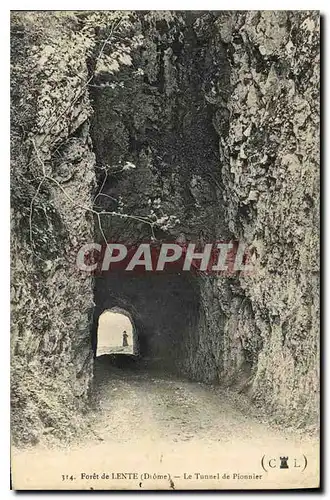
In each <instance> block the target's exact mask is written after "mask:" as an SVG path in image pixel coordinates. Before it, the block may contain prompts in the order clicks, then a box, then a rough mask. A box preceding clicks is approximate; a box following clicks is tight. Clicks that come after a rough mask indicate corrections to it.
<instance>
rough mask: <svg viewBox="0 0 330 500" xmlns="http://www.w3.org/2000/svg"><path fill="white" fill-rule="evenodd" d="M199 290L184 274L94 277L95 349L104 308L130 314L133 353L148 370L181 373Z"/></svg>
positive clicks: (194, 326) (195, 315) (112, 274)
mask: <svg viewBox="0 0 330 500" xmlns="http://www.w3.org/2000/svg"><path fill="white" fill-rule="evenodd" d="M199 293H200V290H199V287H198V283H194V280H193V279H192V278H191V277H190V276H184V275H183V273H181V274H170V275H166V274H164V275H161V274H155V275H153V274H152V275H147V276H146V275H143V276H134V275H130V274H129V273H125V272H122V273H120V274H119V275H116V274H115V273H111V272H110V273H109V275H107V276H102V277H99V278H97V279H96V285H95V302H96V308H95V314H94V323H93V350H94V353H96V348H97V324H98V319H99V317H100V315H101V314H102V313H103V311H105V310H116V311H119V312H122V311H125V312H126V314H129V317H130V319H131V321H132V324H133V328H134V331H135V336H136V345H137V346H138V349H136V352H135V353H134V354H135V355H136V356H138V357H139V359H140V360H141V361H142V362H146V363H147V364H148V365H149V366H152V365H153V366H156V365H157V366H158V367H162V368H163V369H165V370H167V371H171V372H175V371H179V370H180V367H181V365H182V359H183V353H184V351H185V346H186V344H187V342H188V339H190V332H191V331H193V330H194V328H196V325H197V323H198V316H199V304H200V299H199Z"/></svg>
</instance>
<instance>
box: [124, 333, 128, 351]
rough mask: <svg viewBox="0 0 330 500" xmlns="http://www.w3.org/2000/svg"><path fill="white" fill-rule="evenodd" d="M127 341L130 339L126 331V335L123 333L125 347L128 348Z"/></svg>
mask: <svg viewBox="0 0 330 500" xmlns="http://www.w3.org/2000/svg"><path fill="white" fill-rule="evenodd" d="M127 339H128V335H127V333H126V330H124V333H123V347H127V346H128V342H127Z"/></svg>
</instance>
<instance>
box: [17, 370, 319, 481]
mask: <svg viewBox="0 0 330 500" xmlns="http://www.w3.org/2000/svg"><path fill="white" fill-rule="evenodd" d="M102 363H103V364H102ZM96 390H97V399H98V409H97V410H95V411H94V412H93V413H92V415H91V420H90V424H89V425H90V429H91V432H90V435H89V436H88V439H86V440H85V441H84V442H82V443H80V444H79V445H76V446H73V447H71V448H70V449H69V450H54V449H53V450H40V449H39V450H36V449H34V450H30V451H26V452H23V453H22V452H18V453H17V455H15V459H16V460H17V467H22V468H23V467H24V464H25V468H26V464H28V469H25V470H26V471H27V472H25V475H26V479H25V483H26V481H27V480H28V478H29V476H30V481H32V482H34V481H36V480H37V481H38V484H40V481H41V484H44V483H45V481H46V479H47V481H48V482H49V481H52V482H53V484H56V485H57V487H60V488H63V489H74V488H78V489H81V488H86V489H90V488H93V489H122V488H128V489H152V488H156V489H190V488H199V489H205V488H220V489H225V488H269V487H272V488H273V487H277V486H279V485H284V486H286V487H302V486H305V487H306V486H313V485H314V486H315V484H316V483H317V479H316V478H315V476H316V475H317V468H318V446H317V440H316V439H313V438H307V437H305V438H303V437H302V436H299V435H296V434H293V433H289V432H287V431H286V432H284V431H281V430H279V429H275V428H273V427H271V426H270V425H269V424H267V423H265V422H264V423H263V422H261V421H260V419H259V418H257V417H256V416H253V415H252V413H253V412H251V410H250V409H249V406H248V405H247V403H246V402H245V401H244V398H240V396H239V395H238V396H237V395H236V396H235V395H232V396H231V395H230V393H229V392H227V391H224V390H222V391H221V390H220V389H219V388H212V387H210V386H206V385H203V384H198V383H193V382H189V381H185V380H175V379H171V378H168V377H164V376H159V375H156V374H155V373H151V372H144V371H139V370H137V371H132V370H126V371H123V370H120V369H118V368H117V369H115V368H110V367H109V366H107V364H106V363H104V362H101V363H99V365H98V368H97V373H96ZM280 456H288V457H289V460H288V464H289V468H288V469H286V470H284V469H282V470H281V469H280V468H279V466H280V458H279V457H280ZM262 457H264V462H263V465H264V467H265V469H266V471H265V470H264V468H263V466H262ZM304 457H308V458H307V461H308V466H307V467H306V469H305V470H304V471H302V469H303V468H304V466H305V459H304ZM29 469H30V471H29ZM45 470H47V474H46V475H45ZM62 474H63V475H64V476H65V475H68V479H67V478H65V479H62ZM102 474H103V475H104V478H102ZM118 474H119V476H118ZM121 474H124V476H123V477H122V476H121ZM46 476H47V477H46ZM71 476H72V478H73V479H70V477H71ZM107 476H108V477H107Z"/></svg>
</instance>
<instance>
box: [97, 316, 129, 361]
mask: <svg viewBox="0 0 330 500" xmlns="http://www.w3.org/2000/svg"><path fill="white" fill-rule="evenodd" d="M124 332H125V334H126V336H125V334H124ZM125 344H127V345H125ZM133 353H134V339H133V327H132V323H131V321H130V319H129V318H128V317H127V316H125V315H124V314H121V313H118V312H112V311H109V310H106V311H104V312H103V313H102V314H101V315H100V317H99V321H98V328H97V350H96V356H97V357H98V356H102V355H104V354H133Z"/></svg>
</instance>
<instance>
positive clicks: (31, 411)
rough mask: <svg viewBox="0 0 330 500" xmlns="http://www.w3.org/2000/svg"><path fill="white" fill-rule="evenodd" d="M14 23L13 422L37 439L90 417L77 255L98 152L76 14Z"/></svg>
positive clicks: (86, 303)
mask: <svg viewBox="0 0 330 500" xmlns="http://www.w3.org/2000/svg"><path fill="white" fill-rule="evenodd" d="M12 29H13V33H12V59H13V63H14V66H13V70H12V83H13V90H12V116H13V121H12V182H11V187H12V194H11V198H12V246H11V251H12V282H11V290H12V336H11V350H12V354H11V364H12V387H11V388H12V427H13V438H14V439H20V440H21V441H23V442H36V441H37V440H38V439H40V435H41V434H43V433H45V432H46V433H51V434H52V435H54V436H57V437H60V438H65V437H66V436H69V435H71V434H72V433H75V432H76V430H77V428H79V426H82V425H83V420H82V419H81V418H79V416H80V415H81V411H82V410H83V409H84V407H85V404H86V401H87V400H88V392H89V387H90V382H91V378H92V353H91V348H90V322H91V318H92V308H93V287H92V280H91V278H90V277H85V276H83V275H82V274H79V273H78V272H77V270H76V267H75V258H76V249H77V248H79V245H81V244H82V243H85V242H86V240H88V241H90V240H92V237H93V236H92V235H93V226H94V223H93V217H92V215H90V214H89V213H88V212H86V208H85V207H87V208H88V207H92V203H91V193H92V191H93V188H95V180H94V179H95V173H94V164H95V157H94V154H93V152H92V151H91V147H90V143H89V141H88V135H87V133H86V132H85V131H84V127H83V124H85V125H86V127H87V128H88V125H87V121H86V120H87V119H88V116H89V115H90V113H91V108H90V105H89V101H88V96H87V95H86V92H85V91H84V88H83V84H84V81H86V79H87V67H86V61H85V60H84V58H83V56H84V52H85V48H84V46H80V45H79V44H78V43H77V42H76V30H77V22H76V20H75V19H74V18H72V19H71V21H70V17H66V18H63V17H61V16H60V14H57V15H56V14H49V13H39V14H36V13H34V14H33V16H31V14H29V13H20V14H13V19H12ZM70 46H71V47H72V53H70V54H67V50H68V47H70ZM78 56H79V57H78ZM72 57H74V58H75V59H74V61H75V64H74V65H72V66H69V62H70V61H71V58H72ZM61 61H62V65H60V62H61ZM75 73H79V74H80V76H81V77H82V83H79V84H78V83H77V80H76V76H75ZM80 94H81V95H80ZM77 95H80V98H79V101H78V100H77V102H76V104H75V105H74V106H73V107H69V106H68V104H70V102H72V101H74V99H75V96H77ZM43 169H44V173H43ZM44 175H47V176H48V177H49V178H47V179H44V180H43V177H44ZM50 179H54V180H50ZM42 180H43V181H42ZM63 190H64V191H63ZM77 194H78V198H77Z"/></svg>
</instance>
